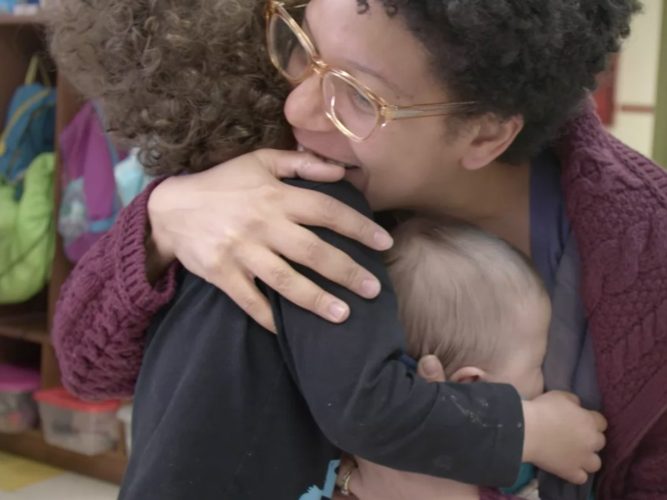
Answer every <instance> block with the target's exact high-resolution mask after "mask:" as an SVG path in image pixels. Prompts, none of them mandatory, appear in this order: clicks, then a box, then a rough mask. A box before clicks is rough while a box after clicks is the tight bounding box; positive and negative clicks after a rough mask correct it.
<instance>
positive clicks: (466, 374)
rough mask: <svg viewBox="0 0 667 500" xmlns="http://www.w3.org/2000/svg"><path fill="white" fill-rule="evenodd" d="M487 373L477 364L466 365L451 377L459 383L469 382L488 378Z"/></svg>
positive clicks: (451, 379)
mask: <svg viewBox="0 0 667 500" xmlns="http://www.w3.org/2000/svg"><path fill="white" fill-rule="evenodd" d="M486 378H487V374H486V372H485V371H484V370H482V369H481V368H477V367H476V366H464V367H463V368H459V369H458V370H456V371H455V372H454V373H452V376H451V377H450V378H449V379H450V381H452V382H457V383H459V384H469V383H472V382H482V381H484V380H486Z"/></svg>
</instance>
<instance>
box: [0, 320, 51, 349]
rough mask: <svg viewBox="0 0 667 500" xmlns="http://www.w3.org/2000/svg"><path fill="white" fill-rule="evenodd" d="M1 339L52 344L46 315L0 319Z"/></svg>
mask: <svg viewBox="0 0 667 500" xmlns="http://www.w3.org/2000/svg"><path fill="white" fill-rule="evenodd" d="M0 337H7V338H12V339H17V340H24V341H26V342H32V343H34V344H48V343H50V342H51V338H50V336H49V332H48V329H47V316H46V313H25V314H19V315H16V316H5V317H3V318H0Z"/></svg>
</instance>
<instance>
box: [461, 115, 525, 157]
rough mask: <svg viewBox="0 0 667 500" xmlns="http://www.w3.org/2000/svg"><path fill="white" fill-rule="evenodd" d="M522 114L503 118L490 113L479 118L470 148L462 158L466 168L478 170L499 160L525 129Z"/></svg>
mask: <svg viewBox="0 0 667 500" xmlns="http://www.w3.org/2000/svg"><path fill="white" fill-rule="evenodd" d="M523 125H524V121H523V117H522V116H520V115H516V116H512V117H510V118H506V119H501V118H499V117H498V116H496V115H494V114H491V113H488V114H486V115H484V116H482V117H481V118H479V119H478V121H477V123H476V125H475V127H474V136H473V137H472V139H471V142H470V144H469V145H468V150H467V151H466V152H465V154H464V155H463V157H462V158H461V164H462V166H463V168H465V169H466V170H478V169H480V168H483V167H485V166H487V165H489V164H490V163H492V162H493V161H495V160H497V159H498V157H500V156H501V155H502V154H503V153H504V152H505V151H507V149H508V148H509V147H510V146H511V145H512V143H513V142H514V139H516V136H517V135H519V132H521V130H522V129H523Z"/></svg>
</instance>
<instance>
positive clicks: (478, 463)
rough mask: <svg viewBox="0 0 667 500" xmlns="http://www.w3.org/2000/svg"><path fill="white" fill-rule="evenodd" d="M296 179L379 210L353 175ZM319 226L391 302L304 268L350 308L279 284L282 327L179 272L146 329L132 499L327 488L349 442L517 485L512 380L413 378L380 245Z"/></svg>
mask: <svg viewBox="0 0 667 500" xmlns="http://www.w3.org/2000/svg"><path fill="white" fill-rule="evenodd" d="M295 183H296V184H298V185H301V186H304V187H309V188H311V189H316V190H318V191H321V192H324V193H326V194H329V195H331V196H334V197H335V198H337V199H339V200H341V201H343V202H345V203H347V204H349V205H350V206H352V207H353V208H355V209H357V210H359V211H360V212H362V213H364V214H366V215H370V214H371V212H370V209H369V208H368V206H367V204H366V202H365V200H364V199H363V196H362V195H361V194H360V193H358V192H357V191H356V190H354V188H352V187H351V186H350V185H349V184H347V183H337V184H312V183H307V182H305V181H295ZM313 230H314V231H315V232H316V233H317V234H318V235H319V236H320V237H321V238H323V239H324V240H326V241H328V242H329V243H332V244H333V245H334V246H336V247H338V248H340V249H342V250H343V251H345V252H347V253H348V254H349V255H350V256H351V257H352V258H353V259H354V260H356V261H357V262H359V264H361V265H362V266H364V267H366V268H367V269H368V270H369V271H371V272H372V273H374V274H375V275H376V276H377V277H378V278H379V279H380V281H381V282H382V286H383V289H382V292H381V294H380V295H379V297H378V298H376V299H375V300H370V301H368V300H364V299H361V298H359V297H358V296H356V295H354V294H352V293H351V292H349V291H347V290H344V289H343V288H341V287H338V286H336V285H334V284H332V283H330V282H328V281H327V280H325V279H324V278H322V277H320V276H317V275H316V274H314V273H313V272H312V271H310V270H307V269H303V268H299V271H300V272H303V273H304V274H306V275H307V276H308V277H310V278H311V279H313V281H315V282H316V283H318V284H319V285H321V286H323V287H324V288H325V289H327V290H328V291H330V292H332V293H333V294H335V295H337V296H338V297H340V298H341V299H343V300H345V301H346V302H347V303H348V304H349V305H350V307H351V311H352V312H351V316H350V318H349V319H348V320H347V321H346V322H345V323H344V324H342V325H334V324H331V323H328V322H327V321H325V320H322V319H321V318H319V317H317V316H315V315H313V314H312V313H310V312H307V311H305V310H303V309H301V308H299V307H297V306H295V305H294V304H291V303H290V302H288V301H286V300H285V299H283V298H282V297H280V296H279V295H278V294H276V293H274V292H272V291H270V290H267V291H266V293H267V294H268V296H269V298H270V301H271V303H272V306H273V309H274V314H275V318H276V323H277V326H278V329H279V335H278V336H277V337H276V336H273V335H272V334H270V333H269V332H267V331H266V330H264V329H262V327H260V326H259V325H258V324H256V323H255V322H254V321H252V320H251V319H250V318H249V317H248V316H247V315H245V314H244V313H243V312H242V310H241V309H239V308H238V307H237V306H236V305H235V304H234V302H233V301H232V300H231V299H230V298H229V297H227V296H226V295H225V294H224V293H223V292H221V291H220V290H218V289H217V288H215V287H214V286H212V285H210V284H208V283H206V282H204V281H203V280H201V279H199V278H197V277H195V276H194V275H191V274H189V273H186V272H183V274H182V276H181V278H180V283H179V288H178V292H177V294H176V297H175V298H174V300H173V301H172V303H171V304H170V305H169V306H168V307H167V308H165V310H164V311H163V312H162V313H161V314H160V315H159V317H157V318H156V319H155V321H154V324H153V326H152V328H151V330H150V332H149V343H148V346H147V349H146V353H145V357H144V363H143V366H142V370H141V373H140V376H139V381H138V383H137V389H136V395H135V411H134V417H133V439H134V441H133V452H132V456H131V459H130V464H129V466H128V471H127V474H126V477H125V480H124V484H123V488H122V491H121V497H120V498H121V499H124V500H130V499H131V500H135V499H136V500H151V499H155V500H158V499H159V500H168V499H189V498H196V499H202V500H206V499H233V500H240V499H258V500H263V499H285V500H299V499H304V500H306V499H311V498H321V496H313V495H316V494H318V492H320V494H321V493H322V492H324V496H323V498H328V496H327V491H328V490H330V489H331V487H332V485H331V477H332V471H333V468H334V467H335V461H336V460H337V459H338V458H339V455H340V451H339V450H345V451H347V452H350V453H354V454H356V455H359V456H361V457H363V458H366V459H368V460H371V461H374V462H377V463H380V464H383V465H386V466H389V467H393V468H397V469H403V470H408V471H415V472H421V473H424V474H430V475H435V476H441V477H447V478H451V479H455V480H459V481H465V482H469V483H474V484H480V485H486V486H505V485H509V484H511V483H512V482H513V481H514V479H515V478H516V475H517V472H518V468H519V465H520V459H521V452H522V447H523V416H522V411H521V402H520V398H519V396H518V394H517V392H516V390H515V389H514V388H513V387H511V386H508V385H499V384H481V383H480V384H452V383H441V384H427V383H425V382H424V381H423V380H421V379H419V378H418V377H416V376H415V375H414V373H413V372H412V371H411V370H410V369H409V368H408V367H407V366H406V365H405V364H404V363H402V362H401V361H400V356H401V354H402V353H403V351H404V348H405V340H404V332H403V330H402V328H401V326H400V324H399V322H398V318H397V306H396V301H395V297H394V294H393V291H392V287H391V284H390V282H389V278H388V276H387V272H386V270H385V267H384V264H383V262H382V256H381V255H380V254H379V253H376V252H373V251H371V250H369V249H367V248H365V247H363V246H362V245H360V244H358V243H356V242H353V241H351V240H348V239H346V238H344V237H342V236H340V235H338V234H335V233H333V232H330V231H328V230H325V229H319V228H314V229H313ZM308 491H310V493H308ZM309 495H310V496H309Z"/></svg>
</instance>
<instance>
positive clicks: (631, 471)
mask: <svg viewBox="0 0 667 500" xmlns="http://www.w3.org/2000/svg"><path fill="white" fill-rule="evenodd" d="M666 471H667V411H665V412H664V413H663V414H662V417H660V420H659V421H658V422H657V423H656V424H655V426H654V427H653V429H652V431H651V433H650V434H649V435H647V436H646V437H645V438H644V439H643V440H642V442H641V445H640V446H639V448H638V449H637V452H636V453H635V455H634V456H633V458H632V459H631V460H630V461H629V464H628V480H627V481H626V482H625V485H624V486H625V491H624V492H623V494H622V495H620V496H621V497H622V498H626V499H627V500H659V499H664V498H667V472H666Z"/></svg>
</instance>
